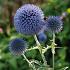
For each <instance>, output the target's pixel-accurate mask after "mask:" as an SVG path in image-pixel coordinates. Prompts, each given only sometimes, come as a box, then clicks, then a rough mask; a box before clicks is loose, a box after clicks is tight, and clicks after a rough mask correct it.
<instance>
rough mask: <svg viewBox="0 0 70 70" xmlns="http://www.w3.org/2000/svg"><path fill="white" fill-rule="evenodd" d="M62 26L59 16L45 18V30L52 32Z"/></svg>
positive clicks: (58, 30) (56, 31) (59, 29)
mask: <svg viewBox="0 0 70 70" xmlns="http://www.w3.org/2000/svg"><path fill="white" fill-rule="evenodd" d="M62 27H63V22H62V20H61V19H60V17H59V16H49V17H48V19H47V20H46V30H47V31H49V32H52V33H58V32H60V31H61V29H62Z"/></svg>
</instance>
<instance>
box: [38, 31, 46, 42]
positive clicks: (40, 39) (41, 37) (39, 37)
mask: <svg viewBox="0 0 70 70" xmlns="http://www.w3.org/2000/svg"><path fill="white" fill-rule="evenodd" d="M37 37H38V40H39V41H40V42H44V41H46V40H47V36H46V35H45V33H44V32H40V33H39V34H38V35H37Z"/></svg>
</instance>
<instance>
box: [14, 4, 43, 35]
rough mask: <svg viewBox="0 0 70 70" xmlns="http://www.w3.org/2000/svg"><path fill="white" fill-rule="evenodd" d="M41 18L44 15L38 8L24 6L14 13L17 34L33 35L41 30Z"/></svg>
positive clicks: (29, 5) (30, 5) (28, 5)
mask: <svg viewBox="0 0 70 70" xmlns="http://www.w3.org/2000/svg"><path fill="white" fill-rule="evenodd" d="M43 18H44V14H43V12H42V10H41V9H40V8H39V7H38V6H35V5H33V4H25V5H23V6H22V7H20V8H19V9H18V10H17V11H16V14H15V16H14V26H15V28H16V30H17V31H18V32H19V33H22V34H28V35H34V34H37V33H38V32H39V31H40V30H41V29H42V27H43Z"/></svg>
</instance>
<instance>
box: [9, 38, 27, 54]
mask: <svg viewBox="0 0 70 70" xmlns="http://www.w3.org/2000/svg"><path fill="white" fill-rule="evenodd" d="M26 46H27V45H26V41H24V40H23V39H20V38H16V39H13V40H12V41H11V42H10V43H9V50H10V52H11V53H12V54H13V55H21V54H22V53H23V52H24V51H25V48H26Z"/></svg>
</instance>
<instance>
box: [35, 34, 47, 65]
mask: <svg viewBox="0 0 70 70" xmlns="http://www.w3.org/2000/svg"><path fill="white" fill-rule="evenodd" d="M34 39H35V41H36V44H37V46H38V49H39V52H40V54H41V56H42V59H43V62H44V65H45V66H47V61H46V59H45V56H44V54H43V53H42V46H41V44H40V43H39V41H38V39H37V37H36V35H34Z"/></svg>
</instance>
